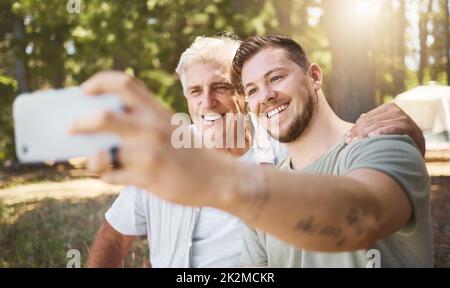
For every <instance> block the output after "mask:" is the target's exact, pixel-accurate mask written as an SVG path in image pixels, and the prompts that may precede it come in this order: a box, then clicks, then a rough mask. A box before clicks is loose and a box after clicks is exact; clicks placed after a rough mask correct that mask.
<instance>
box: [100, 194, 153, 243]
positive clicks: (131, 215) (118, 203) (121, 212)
mask: <svg viewBox="0 0 450 288" xmlns="http://www.w3.org/2000/svg"><path fill="white" fill-rule="evenodd" d="M144 201H145V199H144V195H142V192H141V191H140V190H139V189H137V188H136V187H133V186H127V187H125V188H124V189H122V191H120V193H119V196H118V197H117V198H116V200H115V201H114V203H113V204H112V206H111V208H109V210H108V211H106V213H105V219H106V221H107V222H108V223H109V224H110V225H111V226H112V227H113V228H114V229H116V230H117V231H118V232H120V233H122V234H124V235H130V236H141V235H146V234H147V217H146V215H147V213H146V211H145V202H144Z"/></svg>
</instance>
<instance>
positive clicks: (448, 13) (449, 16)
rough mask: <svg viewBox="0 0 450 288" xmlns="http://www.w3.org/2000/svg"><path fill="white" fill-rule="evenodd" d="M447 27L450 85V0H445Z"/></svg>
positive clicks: (448, 78)
mask: <svg viewBox="0 0 450 288" xmlns="http://www.w3.org/2000/svg"><path fill="white" fill-rule="evenodd" d="M444 3H445V29H446V30H447V33H445V35H446V36H445V40H446V43H447V44H446V47H447V51H446V61H447V63H446V64H447V85H450V31H449V30H448V29H449V28H448V27H449V26H450V11H449V10H450V8H449V7H448V5H449V0H445V2H444Z"/></svg>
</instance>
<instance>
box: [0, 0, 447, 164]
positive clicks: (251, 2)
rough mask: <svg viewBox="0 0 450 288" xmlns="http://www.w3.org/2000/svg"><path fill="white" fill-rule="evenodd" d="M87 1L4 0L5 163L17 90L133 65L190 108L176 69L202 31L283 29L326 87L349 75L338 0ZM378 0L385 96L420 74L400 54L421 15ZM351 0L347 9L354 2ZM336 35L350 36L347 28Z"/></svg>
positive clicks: (438, 24)
mask: <svg viewBox="0 0 450 288" xmlns="http://www.w3.org/2000/svg"><path fill="white" fill-rule="evenodd" d="M80 1H81V4H82V5H81V13H80V14H76V13H74V14H70V13H68V11H67V9H66V5H67V1H66V0H46V1H42V0H2V1H0V69H1V71H0V76H1V77H3V78H2V80H0V101H1V102H0V103H1V105H0V114H1V122H0V123H1V127H0V162H1V161H3V160H5V159H11V158H13V157H14V151H13V148H12V147H13V146H12V144H13V143H12V129H11V121H12V118H11V117H10V116H11V111H10V110H11V109H10V105H11V103H12V100H13V97H14V95H16V94H17V93H18V92H20V91H23V90H36V89H41V88H48V87H61V86H72V85H78V84H80V83H81V82H82V81H84V80H86V79H87V78H88V77H90V76H91V75H92V74H94V73H95V72H97V71H101V70H105V69H115V70H126V71H130V72H132V73H133V74H134V75H135V76H136V77H139V78H141V79H143V81H144V82H145V83H146V84H147V85H148V86H149V87H150V88H151V89H152V90H153V91H154V92H155V93H156V94H157V96H158V98H159V99H160V100H161V101H163V102H164V103H165V104H167V105H168V106H170V107H172V108H173V109H175V110H177V111H186V103H185V99H184V97H183V95H182V90H181V87H180V83H179V81H177V78H176V76H175V75H174V69H175V67H176V64H177V62H178V59H179V56H180V54H181V53H182V52H183V51H184V50H185V49H186V47H188V46H189V44H190V43H191V42H192V41H193V40H194V39H195V37H197V36H199V35H214V34H216V33H218V32H221V31H229V32H234V33H236V34H237V35H239V36H240V37H242V38H245V37H247V36H251V35H255V34H266V33H279V34H285V35H288V36H291V37H293V38H294V39H296V40H298V41H299V42H300V43H301V44H302V46H304V48H305V50H306V51H307V52H308V54H309V56H310V58H311V59H312V61H314V62H316V63H319V64H320V65H321V66H322V68H323V71H324V74H325V79H327V81H325V85H324V89H325V92H328V91H329V90H330V89H329V87H328V85H329V83H330V81H329V80H330V79H332V78H333V77H331V76H332V75H333V73H341V74H342V72H335V71H342V69H336V68H337V67H332V63H335V62H333V59H334V58H335V57H337V56H338V55H332V53H331V50H332V49H330V47H331V46H332V43H331V42H330V39H329V38H330V37H329V36H330V35H335V34H336V26H337V25H335V24H336V23H331V24H332V25H328V26H327V25H325V22H326V21H325V20H327V19H330V18H331V19H332V18H333V17H332V16H330V15H328V16H327V15H324V11H326V9H325V8H326V7H327V5H329V4H330V3H332V2H334V0H246V1H242V0H179V1H178V0H177V1H175V0H147V1H119V0H80ZM433 1H434V3H435V4H434V6H433V7H436V8H433V11H431V12H430V19H429V21H430V23H432V24H433V25H431V26H432V29H431V30H430V31H429V34H430V37H432V38H433V39H434V42H433V43H432V44H430V47H429V49H428V50H429V51H428V54H429V56H432V57H433V59H434V61H435V63H434V64H429V65H428V66H427V67H426V69H425V77H426V78H425V79H433V80H438V81H439V82H440V83H443V84H444V82H445V78H446V73H445V64H446V61H447V58H446V57H445V56H446V53H447V51H446V49H445V41H446V35H447V34H448V29H445V28H446V25H447V24H446V21H445V20H446V17H445V9H444V8H445V7H443V6H445V5H444V4H443V3H444V2H445V1H444V0H433ZM359 2H365V1H359ZM366 2H369V1H368V0H367V1H366ZM370 2H374V1H370ZM375 2H377V5H379V6H380V7H381V8H380V9H379V11H378V14H377V15H376V19H375V20H376V21H375V22H373V25H372V26H373V27H371V31H365V33H370V34H371V35H372V36H371V39H372V40H371V43H370V45H369V46H370V51H368V53H370V55H371V56H370V57H371V60H373V62H374V63H375V78H376V95H377V97H378V99H379V100H380V99H384V98H386V96H389V95H396V94H398V93H400V92H402V91H403V90H404V89H407V88H411V86H412V85H415V84H416V83H417V80H416V78H417V76H416V74H415V73H416V72H415V71H412V70H409V69H407V67H405V63H404V62H405V61H402V60H404V56H409V57H412V56H414V55H416V54H418V51H416V50H414V49H415V48H411V47H408V48H406V44H405V43H410V42H412V41H411V38H414V37H416V36H414V35H412V34H411V31H413V30H412V29H410V27H412V26H414V25H417V23H412V22H411V19H413V18H410V19H406V16H405V15H406V14H405V13H403V12H404V11H403V10H402V9H400V8H399V7H403V8H404V6H399V5H400V4H401V3H405V5H406V6H408V3H409V2H408V1H405V0H401V1H390V0H380V1H375ZM419 2H421V3H422V2H423V3H425V2H426V0H420V1H419ZM354 3H356V2H354ZM352 6H354V7H356V6H357V5H356V4H355V5H352ZM352 6H349V8H348V9H355V8H354V7H353V8H352ZM409 6H411V5H409ZM409 6H408V7H409ZM418 6H420V5H418ZM351 13H352V14H349V15H351V17H350V16H349V17H350V18H353V17H354V16H358V15H356V14H357V13H358V11H357V10H352V12H351ZM431 26H430V27H431ZM327 27H328V28H327ZM330 27H331V28H330ZM333 31H334V32H333ZM337 36H338V37H337V39H344V38H343V36H344V35H341V36H339V35H337ZM403 37H405V39H404V40H403ZM360 42H361V41H360ZM358 43H359V42H358V39H355V42H354V43H345V45H344V46H345V47H349V49H351V48H352V47H353V46H355V44H358ZM401 47H404V48H405V49H404V50H405V51H403V50H402V49H400V48H401ZM337 54H340V53H337ZM403 54H406V55H404V56H402V55H403ZM350 64H351V63H350ZM344 70H345V68H344ZM347 71H348V70H347ZM364 72H365V71H361V73H356V75H362V74H363V73H364ZM340 77H342V79H343V81H342V83H343V85H344V84H345V82H351V81H353V79H350V78H351V77H346V75H341V76H340ZM5 79H7V80H5ZM11 79H13V80H14V79H15V82H11V81H10V80H11ZM356 82H357V81H356ZM347 86H348V85H347ZM358 89H359V88H358ZM335 90H336V89H335ZM329 92H331V91H329ZM330 94H331V93H330ZM356 94H360V95H365V94H368V93H364V91H361V93H356ZM369 94H370V93H369Z"/></svg>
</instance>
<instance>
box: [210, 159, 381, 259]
mask: <svg viewBox="0 0 450 288" xmlns="http://www.w3.org/2000/svg"><path fill="white" fill-rule="evenodd" d="M229 173H230V177H229V178H228V179H230V180H231V179H233V181H232V182H233V184H232V185H230V186H223V187H228V188H227V189H230V190H229V191H232V192H228V193H229V194H230V195H233V196H229V197H228V201H223V202H222V205H221V207H219V208H222V209H225V210H228V211H229V212H231V213H233V214H235V215H237V216H238V217H240V218H242V219H243V220H244V221H245V222H247V223H248V224H250V225H252V226H254V227H255V228H258V229H261V230H264V231H266V232H268V233H270V234H273V235H275V236H277V237H278V238H280V239H282V240H284V241H286V242H288V243H291V244H293V245H295V246H297V247H299V248H303V249H307V250H315V251H330V252H331V251H334V252H337V251H349V250H356V249H362V248H366V247H367V246H369V245H370V244H372V242H373V241H374V239H375V238H376V234H377V233H378V232H377V231H378V227H379V224H380V223H379V222H380V221H382V219H380V218H381V216H380V210H381V209H380V206H379V204H378V201H377V199H376V198H375V197H373V196H371V195H373V194H371V193H365V189H366V188H365V186H364V185H363V184H361V183H359V182H358V181H355V180H353V179H351V178H348V177H345V176H331V175H304V174H301V173H286V172H283V171H277V170H274V169H266V168H257V167H248V166H247V167H242V168H240V171H238V170H236V169H234V170H232V171H229ZM223 177H225V176H223ZM224 193H227V192H224Z"/></svg>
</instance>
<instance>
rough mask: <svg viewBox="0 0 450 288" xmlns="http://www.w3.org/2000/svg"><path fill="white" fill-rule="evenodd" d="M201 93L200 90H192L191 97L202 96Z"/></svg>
mask: <svg viewBox="0 0 450 288" xmlns="http://www.w3.org/2000/svg"><path fill="white" fill-rule="evenodd" d="M200 93H201V91H200V89H193V90H191V93H190V95H191V96H193V97H196V96H198V95H200Z"/></svg>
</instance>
